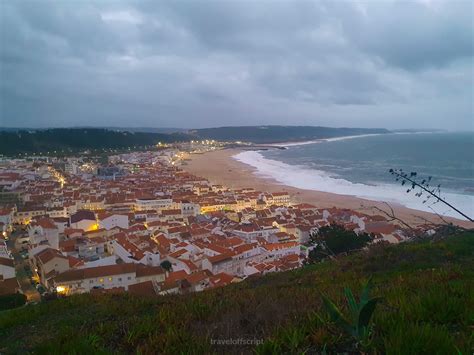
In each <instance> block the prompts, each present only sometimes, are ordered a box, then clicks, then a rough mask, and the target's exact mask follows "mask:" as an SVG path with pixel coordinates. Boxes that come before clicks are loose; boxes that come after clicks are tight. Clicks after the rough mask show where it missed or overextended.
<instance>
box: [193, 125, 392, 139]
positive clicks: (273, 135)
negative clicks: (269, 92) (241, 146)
mask: <svg viewBox="0 0 474 355" xmlns="http://www.w3.org/2000/svg"><path fill="white" fill-rule="evenodd" d="M188 133H189V134H192V135H195V136H197V137H200V138H205V139H215V140H220V141H246V142H252V143H278V142H296V141H310V140H314V139H324V138H334V137H346V136H357V135H362V134H383V133H390V131H388V130H386V129H383V128H333V127H318V126H242V127H218V128H203V129H195V130H191V131H188Z"/></svg>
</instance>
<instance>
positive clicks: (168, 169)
mask: <svg viewBox="0 0 474 355" xmlns="http://www.w3.org/2000/svg"><path fill="white" fill-rule="evenodd" d="M222 146H223V145H222V144H220V143H218V142H215V141H203V142H192V143H187V144H182V145H164V144H161V143H158V144H157V147H156V149H153V150H149V151H139V152H133V151H130V152H121V153H113V152H112V153H110V152H109V154H108V155H106V156H105V158H104V156H102V157H101V158H100V159H97V158H90V157H88V156H86V157H84V156H81V155H78V156H73V157H49V156H27V157H26V156H25V157H22V158H2V159H1V160H0V233H1V238H0V294H12V293H18V292H20V293H23V294H25V295H26V296H27V298H28V301H30V302H37V301H40V300H41V299H43V298H45V297H50V296H51V295H54V296H69V295H73V294H79V293H89V292H91V293H103V292H117V293H119V292H129V293H133V294H138V295H150V296H153V295H167V294H182V293H188V292H197V291H203V290H206V289H209V288H214V287H221V286H225V285H228V284H231V283H236V282H240V281H242V280H245V279H246V278H249V277H258V276H260V275H265V274H267V273H272V272H279V271H285V270H291V269H295V268H299V267H301V266H302V265H303V264H304V263H305V260H306V259H307V258H308V253H309V252H310V250H311V248H312V247H313V246H312V245H311V243H310V238H311V236H312V235H314V234H317V233H318V230H319V229H320V228H322V227H324V226H329V225H332V224H338V225H340V226H343V227H344V228H345V229H347V230H351V231H354V232H355V233H356V234H360V233H364V234H369V235H370V236H371V238H372V241H371V243H378V242H386V243H399V242H403V241H404V240H405V239H406V238H407V234H406V231H405V230H404V228H403V226H401V225H398V224H396V223H394V222H389V221H388V220H387V218H386V217H384V216H382V215H368V214H363V213H360V212H357V211H353V210H349V209H340V208H339V209H338V208H319V207H318V206H316V205H312V204H308V203H298V202H295V201H294V200H293V198H292V196H291V195H290V194H289V193H288V192H287V191H284V189H282V191H280V192H271V193H269V192H266V191H258V190H256V189H255V188H252V186H249V187H247V188H230V187H227V186H223V185H218V184H212V183H211V182H209V181H208V180H206V179H204V178H201V177H198V176H194V175H192V174H190V173H189V172H187V171H186V169H185V167H186V161H187V160H188V159H189V157H192V155H193V154H202V153H205V152H206V151H210V150H216V149H221V148H222Z"/></svg>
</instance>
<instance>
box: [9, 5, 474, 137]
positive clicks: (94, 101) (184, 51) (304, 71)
mask: <svg viewBox="0 0 474 355" xmlns="http://www.w3.org/2000/svg"><path fill="white" fill-rule="evenodd" d="M473 11H474V10H473V2H472V1H471V0H465V1H464V0H462V1H456V0H449V1H430V0H422V1H421V0H418V1H415V0H413V1H389V0H371V1H351V2H349V1H342V0H340V1H334V0H327V1H280V0H273V1H256V0H245V1H244V0H241V1H207V0H205V1H199V0H198V1H166V2H162V1H105V0H104V1H80V0H76V1H61V2H60V1H56V2H49V1H23V0H14V1H13V0H1V1H0V19H1V40H0V60H1V69H0V70H1V72H0V100H1V103H0V104H1V107H0V113H1V116H0V126H9V127H53V126H54V127H64V126H84V125H94V126H122V127H126V126H133V127H183V128H194V127H195V128H199V127H212V126H225V125H256V124H292V125H298V124H302V125H303V124H304V125H325V126H334V127H339V126H349V127H386V128H421V127H426V128H428V127H429V128H448V129H456V130H473V129H474V117H473V99H474V94H473V81H474V69H473V17H474V14H473Z"/></svg>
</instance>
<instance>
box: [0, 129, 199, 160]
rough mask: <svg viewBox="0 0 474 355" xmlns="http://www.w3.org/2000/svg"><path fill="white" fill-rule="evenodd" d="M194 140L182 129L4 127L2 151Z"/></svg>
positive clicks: (39, 151) (0, 134)
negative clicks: (176, 130) (162, 130)
mask: <svg viewBox="0 0 474 355" xmlns="http://www.w3.org/2000/svg"><path fill="white" fill-rule="evenodd" d="M187 140H190V137H189V136H188V135H186V134H182V133H172V134H165V133H144V132H127V131H112V130H108V129H101V128H54V129H46V130H36V131H16V132H8V131H0V154H4V155H15V154H21V153H36V154H45V155H46V154H48V153H52V152H53V151H70V152H77V151H81V150H85V149H105V148H107V149H124V148H129V147H146V146H152V145H156V144H157V143H158V142H160V141H161V142H166V143H173V142H180V141H187Z"/></svg>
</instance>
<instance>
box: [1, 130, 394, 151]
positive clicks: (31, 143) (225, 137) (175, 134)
mask: <svg viewBox="0 0 474 355" xmlns="http://www.w3.org/2000/svg"><path fill="white" fill-rule="evenodd" d="M173 130H174V129H157V128H130V129H129V128H114V129H106V128H52V129H43V130H21V129H14V128H11V129H6V128H2V129H0V154H3V155H7V156H11V155H19V154H25V153H26V154H31V153H35V154H40V155H43V154H44V155H49V154H53V153H54V152H55V151H56V152H63V153H68V152H79V151H83V150H101V149H128V148H133V149H137V148H147V147H150V146H153V145H156V144H157V143H158V142H163V143H174V142H188V141H191V140H202V139H214V140H220V141H244V142H252V143H274V142H288V141H307V140H312V139H320V138H333V137H343V136H352V135H361V134H374V133H377V134H380V133H389V131H387V130H386V129H365V128H329V127H310V126H308V127H303V126H247V127H220V128H206V129H196V130H189V131H185V130H178V129H176V131H173Z"/></svg>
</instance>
